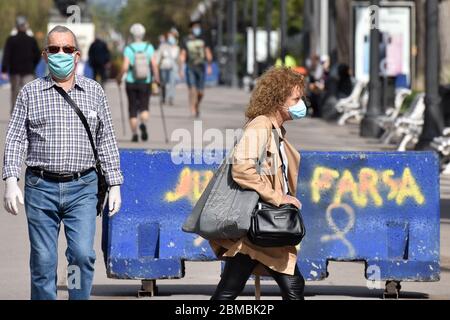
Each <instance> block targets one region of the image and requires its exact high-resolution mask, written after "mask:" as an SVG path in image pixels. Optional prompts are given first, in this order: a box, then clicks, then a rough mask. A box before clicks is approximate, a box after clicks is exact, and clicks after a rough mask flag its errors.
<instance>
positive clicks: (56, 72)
mask: <svg viewBox="0 0 450 320" xmlns="http://www.w3.org/2000/svg"><path fill="white" fill-rule="evenodd" d="M48 68H49V70H50V73H51V74H52V75H53V76H55V77H56V78H57V79H60V80H65V79H67V78H68V77H69V76H70V75H71V74H72V72H73V70H74V69H75V56H74V55H72V54H67V53H55V54H50V55H48Z"/></svg>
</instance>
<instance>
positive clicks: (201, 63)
mask: <svg viewBox="0 0 450 320" xmlns="http://www.w3.org/2000/svg"><path fill="white" fill-rule="evenodd" d="M190 27H191V33H190V34H189V36H188V37H187V38H186V39H185V40H184V43H183V45H182V49H181V54H180V63H181V65H183V64H186V75H185V74H184V73H183V67H182V68H181V71H180V78H181V79H184V77H185V76H186V82H187V85H188V87H189V103H190V106H191V112H192V115H193V116H194V117H196V118H198V117H199V116H200V103H201V101H202V99H203V92H204V89H205V80H206V79H205V64H206V63H207V73H208V75H211V74H212V60H213V55H212V51H211V47H210V45H209V43H208V41H207V38H206V37H205V36H204V35H203V31H202V27H201V23H200V21H193V22H191V25H190Z"/></svg>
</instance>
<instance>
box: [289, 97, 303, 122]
mask: <svg viewBox="0 0 450 320" xmlns="http://www.w3.org/2000/svg"><path fill="white" fill-rule="evenodd" d="M288 111H289V114H290V115H291V117H292V120H300V119H303V118H305V117H306V116H307V114H308V107H307V106H306V104H305V102H304V101H303V99H300V100H299V101H298V103H297V104H296V105H293V106H292V107H289V109H288Z"/></svg>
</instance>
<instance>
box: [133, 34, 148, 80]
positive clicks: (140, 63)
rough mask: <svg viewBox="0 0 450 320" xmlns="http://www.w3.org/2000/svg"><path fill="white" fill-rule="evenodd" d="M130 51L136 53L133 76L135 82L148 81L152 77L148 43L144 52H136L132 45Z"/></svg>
mask: <svg viewBox="0 0 450 320" xmlns="http://www.w3.org/2000/svg"><path fill="white" fill-rule="evenodd" d="M129 47H130V49H131V50H132V51H133V53H134V65H133V66H132V68H133V76H134V79H135V80H138V81H139V80H147V78H148V76H149V75H150V61H148V57H147V49H148V47H149V45H148V43H147V45H146V46H145V48H144V50H143V51H136V50H135V49H134V48H133V47H132V46H131V45H130V46H129Z"/></svg>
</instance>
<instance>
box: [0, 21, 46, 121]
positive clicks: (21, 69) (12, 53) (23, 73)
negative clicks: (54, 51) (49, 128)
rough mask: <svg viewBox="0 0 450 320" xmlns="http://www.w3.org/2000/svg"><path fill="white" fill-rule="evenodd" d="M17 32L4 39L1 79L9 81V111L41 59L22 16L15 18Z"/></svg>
mask: <svg viewBox="0 0 450 320" xmlns="http://www.w3.org/2000/svg"><path fill="white" fill-rule="evenodd" d="M16 29H17V33H15V34H14V35H11V36H10V37H9V38H8V40H6V44H5V48H4V52H3V61H2V79H3V80H8V78H9V81H10V83H11V113H12V111H13V108H14V105H15V103H16V99H17V96H18V94H19V91H20V90H21V89H22V87H23V86H24V85H25V84H26V83H28V82H31V81H32V80H34V78H35V69H36V67H37V65H38V64H39V61H40V60H41V52H40V50H39V46H38V43H37V41H36V39H35V38H34V37H32V36H30V35H28V34H27V31H28V22H27V19H26V18H25V17H24V16H18V17H17V18H16Z"/></svg>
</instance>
